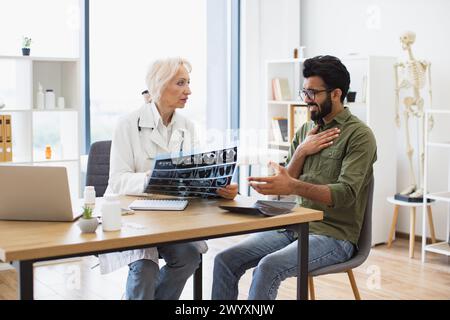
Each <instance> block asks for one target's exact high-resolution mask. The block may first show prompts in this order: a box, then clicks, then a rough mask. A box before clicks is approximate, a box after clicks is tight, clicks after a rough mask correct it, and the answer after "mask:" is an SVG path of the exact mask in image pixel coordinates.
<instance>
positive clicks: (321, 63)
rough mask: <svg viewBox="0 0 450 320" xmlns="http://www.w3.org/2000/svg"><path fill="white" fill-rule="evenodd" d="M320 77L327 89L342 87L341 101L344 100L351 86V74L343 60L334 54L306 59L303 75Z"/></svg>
mask: <svg viewBox="0 0 450 320" xmlns="http://www.w3.org/2000/svg"><path fill="white" fill-rule="evenodd" d="M314 76H317V77H320V78H322V80H323V82H325V86H326V87H327V89H341V91H342V95H341V102H344V99H345V96H346V95H347V92H348V88H349V86H350V74H349V73H348V71H347V68H346V67H345V66H344V65H343V64H342V62H341V60H339V59H338V58H336V57H333V56H317V57H314V58H310V59H306V60H305V62H304V64H303V77H305V78H309V77H314Z"/></svg>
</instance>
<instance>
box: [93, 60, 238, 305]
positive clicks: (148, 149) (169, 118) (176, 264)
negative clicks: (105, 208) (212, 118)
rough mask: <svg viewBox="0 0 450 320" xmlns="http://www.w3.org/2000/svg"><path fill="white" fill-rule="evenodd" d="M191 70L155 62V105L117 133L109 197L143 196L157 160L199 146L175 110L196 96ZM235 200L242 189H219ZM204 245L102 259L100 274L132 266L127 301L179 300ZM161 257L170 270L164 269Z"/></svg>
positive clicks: (181, 63) (151, 83) (150, 80)
mask: <svg viewBox="0 0 450 320" xmlns="http://www.w3.org/2000/svg"><path fill="white" fill-rule="evenodd" d="M191 69H192V68H191V64H190V63H189V62H188V61H186V60H185V59H183V58H167V59H161V60H157V61H155V62H154V63H153V64H152V65H151V66H150V68H149V70H148V73H147V77H146V82H147V88H148V94H149V95H150V99H151V101H150V100H149V101H147V103H145V104H144V105H143V106H142V107H141V108H139V109H138V110H136V111H134V112H132V113H130V114H129V115H127V116H125V117H124V118H121V119H120V120H119V122H118V125H117V127H116V130H115V132H114V136H113V140H112V145H111V161H110V174H109V183H108V188H107V190H106V192H105V193H118V194H140V193H142V192H143V191H144V188H145V185H146V183H147V181H148V178H149V176H150V174H151V169H152V167H153V164H154V159H155V158H156V156H157V155H158V154H163V153H171V152H178V151H186V150H189V149H194V148H195V146H196V145H197V142H196V141H197V139H196V133H195V131H196V130H195V125H194V124H193V123H192V122H191V121H190V120H188V119H187V118H185V117H183V116H182V115H181V114H179V113H178V112H177V111H176V110H177V109H179V108H184V106H185V105H186V103H187V101H188V98H189V96H190V94H191V89H190V86H189V85H190V77H189V73H190V72H191ZM217 192H218V194H219V195H221V196H222V197H225V198H228V199H233V198H234V197H235V196H236V194H237V185H235V184H233V185H230V186H228V187H226V188H222V189H219V190H218V191H217ZM206 250H207V246H206V243H205V242H204V241H198V242H188V243H179V244H172V245H165V246H158V247H157V248H156V247H152V248H147V249H139V250H129V251H124V252H115V253H108V254H103V255H100V256H99V258H100V269H101V272H102V273H108V272H111V271H114V270H116V269H118V268H121V267H123V266H125V265H128V266H129V272H128V279H127V284H126V298H127V299H171V300H174V299H178V298H179V297H180V295H181V292H182V291H183V288H184V285H185V283H186V280H187V279H188V278H189V277H190V276H191V275H192V274H193V273H194V272H195V270H196V269H197V267H198V266H199V263H200V261H201V256H200V255H201V253H205V252H206ZM158 255H159V256H161V257H162V258H163V259H164V260H165V261H166V265H165V266H164V267H163V268H161V270H160V269H159V266H158Z"/></svg>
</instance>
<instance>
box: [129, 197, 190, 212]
mask: <svg viewBox="0 0 450 320" xmlns="http://www.w3.org/2000/svg"><path fill="white" fill-rule="evenodd" d="M187 205H188V201H187V200H177V199H176V200H172V199H145V200H141V199H139V200H134V201H133V202H132V203H131V204H130V205H129V208H130V209H131V210H144V211H146V210H160V211H181V210H184V209H185V208H186V206H187Z"/></svg>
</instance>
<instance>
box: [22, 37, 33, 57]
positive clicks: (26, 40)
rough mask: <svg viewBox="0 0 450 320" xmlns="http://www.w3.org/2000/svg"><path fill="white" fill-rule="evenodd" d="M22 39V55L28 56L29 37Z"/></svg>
mask: <svg viewBox="0 0 450 320" xmlns="http://www.w3.org/2000/svg"><path fill="white" fill-rule="evenodd" d="M22 39H23V40H22V55H24V56H29V55H30V50H31V48H30V47H31V38H28V37H23V38H22Z"/></svg>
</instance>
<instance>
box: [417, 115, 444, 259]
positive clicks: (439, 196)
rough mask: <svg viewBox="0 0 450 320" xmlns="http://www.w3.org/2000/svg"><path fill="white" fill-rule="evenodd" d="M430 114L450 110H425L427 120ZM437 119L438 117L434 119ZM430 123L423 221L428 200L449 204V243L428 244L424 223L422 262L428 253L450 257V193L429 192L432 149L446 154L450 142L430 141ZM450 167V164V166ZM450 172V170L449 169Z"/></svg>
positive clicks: (426, 131)
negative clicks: (440, 150)
mask: <svg viewBox="0 0 450 320" xmlns="http://www.w3.org/2000/svg"><path fill="white" fill-rule="evenodd" d="M430 114H432V115H433V114H439V115H448V116H450V110H439V109H428V110H425V119H428V116H429V115H430ZM434 118H435V119H436V117H434ZM428 125H429V124H428V121H425V144H426V145H425V159H424V161H425V166H424V180H423V181H424V199H423V208H422V219H423V220H422V221H426V220H425V219H426V205H425V204H426V203H427V199H433V200H436V201H441V202H446V203H448V204H449V208H448V213H447V233H446V235H447V241H446V242H445V241H444V242H438V243H433V244H428V245H427V243H426V239H427V230H426V224H425V223H424V222H422V262H425V261H426V253H427V252H434V253H438V254H442V255H446V256H447V257H450V244H449V243H450V191H441V192H429V188H428V183H429V168H428V166H429V165H430V164H431V162H430V161H431V160H432V159H431V157H430V150H429V149H430V148H440V149H443V150H442V151H443V152H445V151H446V150H445V149H450V141H448V142H445V141H444V142H442V141H430V139H429V134H428ZM449 166H450V164H449ZM449 170H450V168H449ZM448 190H450V172H449V177H448Z"/></svg>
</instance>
